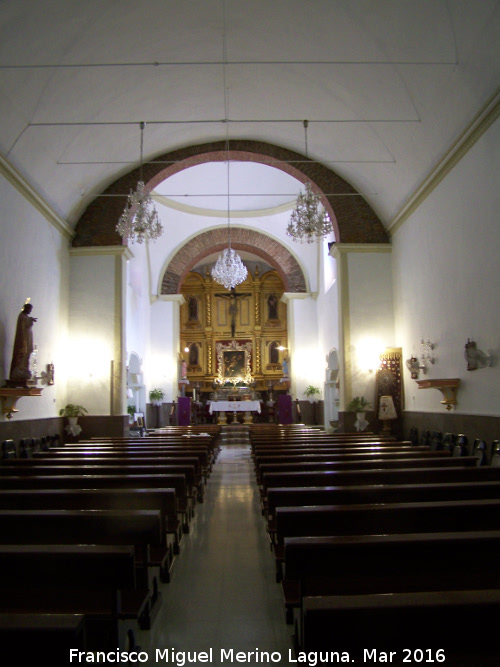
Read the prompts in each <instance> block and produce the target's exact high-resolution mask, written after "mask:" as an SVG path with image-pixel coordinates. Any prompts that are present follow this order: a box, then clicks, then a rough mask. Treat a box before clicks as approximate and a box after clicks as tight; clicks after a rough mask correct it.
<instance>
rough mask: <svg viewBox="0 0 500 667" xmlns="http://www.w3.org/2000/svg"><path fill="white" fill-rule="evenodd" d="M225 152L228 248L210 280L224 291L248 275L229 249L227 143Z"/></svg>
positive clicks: (235, 255)
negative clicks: (221, 286)
mask: <svg viewBox="0 0 500 667" xmlns="http://www.w3.org/2000/svg"><path fill="white" fill-rule="evenodd" d="M226 151H227V235H228V247H227V248H226V249H225V250H224V251H223V252H222V253H221V254H220V255H219V258H218V260H217V262H216V264H215V265H214V266H213V267H212V278H213V279H214V280H215V281H216V282H218V283H220V284H221V285H224V287H225V288H226V289H228V290H229V289H232V288H233V287H236V285H239V284H240V283H242V282H243V281H244V280H245V278H246V277H247V275H248V269H247V267H246V266H245V265H244V264H243V262H242V261H241V257H240V256H239V255H238V253H237V252H236V251H235V250H233V248H231V212H230V203H229V143H228V142H226Z"/></svg>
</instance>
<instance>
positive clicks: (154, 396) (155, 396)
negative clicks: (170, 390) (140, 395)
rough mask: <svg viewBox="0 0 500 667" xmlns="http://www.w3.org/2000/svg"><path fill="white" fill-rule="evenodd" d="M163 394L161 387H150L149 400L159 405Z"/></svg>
mask: <svg viewBox="0 0 500 667" xmlns="http://www.w3.org/2000/svg"><path fill="white" fill-rule="evenodd" d="M164 396H165V394H164V393H163V391H162V389H158V388H156V389H151V391H150V392H149V400H150V401H151V403H152V404H153V405H161V404H162V402H163V397H164Z"/></svg>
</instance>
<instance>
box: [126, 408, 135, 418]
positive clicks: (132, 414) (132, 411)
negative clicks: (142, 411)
mask: <svg viewBox="0 0 500 667" xmlns="http://www.w3.org/2000/svg"><path fill="white" fill-rule="evenodd" d="M127 412H128V413H129V415H130V416H131V417H133V416H134V415H135V405H127Z"/></svg>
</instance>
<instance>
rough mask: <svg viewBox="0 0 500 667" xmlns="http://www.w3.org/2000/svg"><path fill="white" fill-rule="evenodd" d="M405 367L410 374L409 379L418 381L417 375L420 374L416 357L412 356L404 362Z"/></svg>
mask: <svg viewBox="0 0 500 667" xmlns="http://www.w3.org/2000/svg"><path fill="white" fill-rule="evenodd" d="M406 367H407V368H408V370H409V371H410V374H411V379H412V380H418V375H419V373H420V362H419V360H418V359H417V357H414V356H413V355H412V356H411V357H410V358H409V359H407V360H406Z"/></svg>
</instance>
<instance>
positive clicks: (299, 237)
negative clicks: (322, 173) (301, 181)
mask: <svg viewBox="0 0 500 667" xmlns="http://www.w3.org/2000/svg"><path fill="white" fill-rule="evenodd" d="M308 125H309V122H308V121H307V120H305V121H304V133H305V141H306V157H307V127H308ZM332 231H333V230H332V223H331V221H330V217H329V215H328V213H327V212H326V211H325V209H324V207H323V206H322V205H321V197H320V196H319V195H318V194H315V193H314V192H313V191H312V186H311V183H310V182H309V181H306V184H305V193H303V192H302V191H301V192H300V193H299V196H298V197H297V205H296V207H295V209H294V210H293V211H292V215H291V217H290V222H289V223H288V227H287V229H286V233H287V234H288V236H291V237H292V239H293V240H294V241H298V242H299V243H314V242H316V241H319V240H320V239H322V238H323V237H325V236H328V235H329V234H331V233H332Z"/></svg>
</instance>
